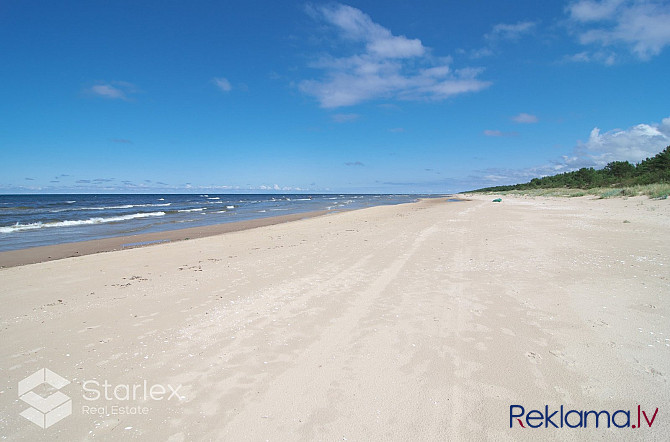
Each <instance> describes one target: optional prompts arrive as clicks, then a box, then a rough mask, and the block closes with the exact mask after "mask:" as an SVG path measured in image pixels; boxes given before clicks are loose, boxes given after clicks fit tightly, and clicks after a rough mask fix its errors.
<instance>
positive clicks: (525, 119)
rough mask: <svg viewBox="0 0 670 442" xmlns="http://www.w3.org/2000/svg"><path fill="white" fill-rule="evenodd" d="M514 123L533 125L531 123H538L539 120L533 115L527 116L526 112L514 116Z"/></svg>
mask: <svg viewBox="0 0 670 442" xmlns="http://www.w3.org/2000/svg"><path fill="white" fill-rule="evenodd" d="M512 121H515V122H517V123H523V124H531V123H537V122H538V118H537V117H536V116H535V115H531V114H527V113H525V112H521V113H520V114H519V115H515V116H513V117H512Z"/></svg>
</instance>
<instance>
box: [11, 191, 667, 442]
mask: <svg viewBox="0 0 670 442" xmlns="http://www.w3.org/2000/svg"><path fill="white" fill-rule="evenodd" d="M474 198H475V200H474V201H468V202H459V203H445V202H441V201H439V202H437V201H424V202H421V203H416V204H407V205H401V206H387V207H375V208H370V209H365V210H359V211H354V212H347V213H341V214H335V215H330V216H324V217H319V218H312V219H307V220H302V221H295V222H291V223H286V224H279V225H274V226H268V227H262V228H258V229H253V230H247V231H241V232H233V233H228V234H224V235H220V236H214V237H208V238H200V239H194V240H189V241H184V242H179V243H173V244H162V245H156V246H150V247H145V248H139V249H132V250H124V251H119V252H110V253H100V254H96V255H89V256H83V257H79V258H68V259H63V260H58V261H52V262H45V263H40V264H31V265H25V266H21V267H14V268H7V269H0V304H1V305H2V309H1V315H0V320H1V322H0V325H1V329H0V330H1V336H2V339H0V416H1V419H0V437H2V438H5V439H9V440H55V439H56V438H58V439H59V440H87V439H94V438H95V439H98V440H126V439H145V440H171V441H180V440H184V441H186V440H265V439H270V440H296V439H298V440H344V439H345V438H346V439H347V440H422V439H423V440H469V439H477V440H478V439H489V440H514V439H527V440H533V439H535V440H538V439H575V438H576V439H583V440H593V439H595V438H608V439H609V438H615V439H619V440H666V437H667V434H668V432H669V431H670V424H669V423H668V422H669V421H670V418H669V417H668V412H669V411H670V388H668V387H669V386H668V375H669V374H670V319H669V318H668V314H669V312H670V271H669V270H670V236H669V233H670V202H669V201H667V200H665V201H653V200H648V199H646V198H642V197H640V198H629V199H613V200H593V199H590V198H575V199H547V198H537V199H525V198H520V197H516V198H510V197H503V202H502V203H498V204H496V203H492V202H491V199H493V197H489V196H476V197H474ZM624 221H629V222H624ZM43 367H46V368H48V369H50V370H53V371H54V372H56V373H58V374H59V375H61V376H63V377H64V378H66V379H68V380H70V381H72V383H71V384H69V385H67V386H65V387H63V388H62V389H61V391H62V392H63V393H64V394H66V395H68V396H70V397H72V409H73V412H72V415H71V416H69V417H66V418H64V419H63V420H62V421H60V422H58V423H56V424H54V425H53V426H51V427H50V428H47V429H41V428H39V427H38V426H37V425H35V424H33V423H31V422H29V421H28V420H26V419H24V418H23V417H21V416H19V413H20V412H21V411H23V410H24V409H26V408H28V405H27V404H26V403H24V402H23V401H21V400H19V398H18V393H17V384H18V382H19V380H21V379H22V378H24V377H26V376H28V375H30V374H32V373H33V372H35V371H36V370H38V369H41V368H43ZM87 380H88V381H90V380H97V381H98V382H100V383H102V382H103V381H104V380H107V381H108V382H109V383H110V384H111V385H112V386H116V385H128V384H142V383H143V382H144V381H145V380H146V381H147V383H148V385H149V386H150V385H152V384H162V385H164V386H166V388H167V385H168V384H169V385H170V386H172V387H173V388H174V387H177V388H178V391H179V394H180V395H182V396H183V397H184V398H183V399H182V400H177V399H175V398H173V399H171V400H165V399H164V400H162V401H156V400H146V401H145V400H142V399H141V398H140V399H138V400H134V401H133V400H128V401H123V400H118V398H117V399H114V398H113V400H111V401H107V400H104V399H103V398H101V399H99V400H96V401H85V400H84V399H83V397H82V394H83V390H82V382H84V381H87ZM88 385H91V384H88ZM179 385H181V387H178V386H179ZM120 392H121V393H123V391H120ZM168 394H169V391H168ZM166 396H167V395H166ZM511 404H520V405H523V406H524V407H526V408H527V409H528V410H530V409H531V408H533V409H542V410H543V409H544V405H545V404H547V405H549V406H550V407H552V408H554V409H556V408H558V407H559V406H560V405H565V406H566V409H568V408H575V409H577V410H597V411H600V410H611V411H615V410H618V409H626V410H635V412H636V410H637V405H638V404H641V406H642V409H643V410H647V411H648V412H653V410H654V409H655V408H656V407H658V408H659V412H658V415H657V418H656V420H655V421H654V424H653V426H652V427H651V428H647V424H646V423H645V424H644V425H643V428H641V429H636V430H632V429H621V430H618V429H610V430H607V429H603V428H600V429H597V430H595V429H587V430H584V429H569V428H563V429H528V428H527V429H521V428H519V427H518V425H515V428H513V429H510V428H509V407H510V405H511ZM119 405H120V406H122V407H125V406H130V407H138V406H140V407H147V408H148V414H145V415H131V416H128V415H116V414H111V413H109V415H106V414H103V415H102V416H99V415H88V414H84V413H82V407H83V406H96V407H101V406H106V407H107V408H108V412H111V411H112V406H119ZM649 417H651V414H650V416H649ZM635 422H637V417H636V416H635Z"/></svg>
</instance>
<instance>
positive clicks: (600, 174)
mask: <svg viewBox="0 0 670 442" xmlns="http://www.w3.org/2000/svg"><path fill="white" fill-rule="evenodd" d="M473 192H495V193H512V194H523V195H534V196H584V195H598V196H600V197H602V198H610V197H614V196H635V195H647V196H649V197H652V198H667V197H668V194H670V146H668V147H666V148H665V149H664V150H663V151H661V152H659V153H658V154H656V155H655V156H653V157H651V158H647V159H645V160H643V161H641V162H639V163H637V164H631V163H629V162H628V161H613V162H611V163H608V164H607V165H606V166H605V167H604V168H602V169H594V168H592V167H583V168H581V169H579V170H575V171H572V172H565V173H560V174H557V175H551V176H545V177H541V178H533V179H532V180H530V181H529V182H527V183H523V184H512V185H507V186H494V187H486V188H483V189H478V190H474V191H473Z"/></svg>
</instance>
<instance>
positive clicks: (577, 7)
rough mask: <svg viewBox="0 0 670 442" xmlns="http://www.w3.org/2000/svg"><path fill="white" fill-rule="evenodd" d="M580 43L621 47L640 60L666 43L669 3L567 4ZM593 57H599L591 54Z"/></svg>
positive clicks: (610, 0) (608, 0)
mask: <svg viewBox="0 0 670 442" xmlns="http://www.w3.org/2000/svg"><path fill="white" fill-rule="evenodd" d="M567 12H568V15H569V22H570V24H571V25H572V26H573V27H574V28H575V30H576V32H577V34H578V37H579V41H580V43H582V44H583V45H592V46H595V47H600V48H603V47H608V48H612V47H618V46H623V47H625V48H627V49H628V50H629V51H631V52H632V53H633V54H635V55H636V56H637V57H638V58H640V59H642V60H648V59H649V58H651V57H652V56H655V55H658V54H660V53H661V51H663V49H664V48H665V47H666V46H668V45H670V25H668V23H670V4H669V3H668V2H667V1H659V0H603V1H593V0H578V1H574V2H572V3H571V4H570V5H569V6H568V7H567ZM594 60H596V61H602V60H599V59H598V57H595V58H594Z"/></svg>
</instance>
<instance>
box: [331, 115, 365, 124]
mask: <svg viewBox="0 0 670 442" xmlns="http://www.w3.org/2000/svg"><path fill="white" fill-rule="evenodd" d="M358 117H360V115H358V114H335V115H333V116H332V117H331V118H332V119H333V121H334V122H336V123H348V122H350V121H354V120H357V119H358Z"/></svg>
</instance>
